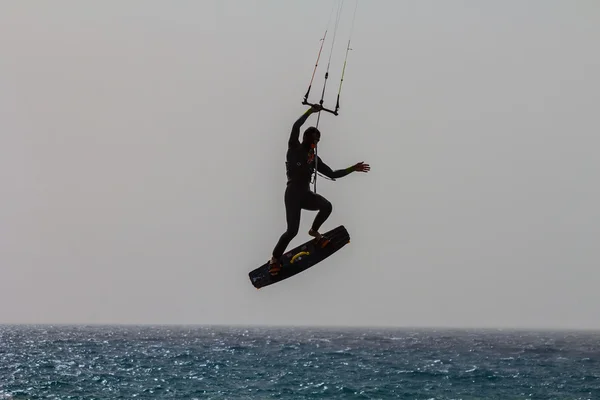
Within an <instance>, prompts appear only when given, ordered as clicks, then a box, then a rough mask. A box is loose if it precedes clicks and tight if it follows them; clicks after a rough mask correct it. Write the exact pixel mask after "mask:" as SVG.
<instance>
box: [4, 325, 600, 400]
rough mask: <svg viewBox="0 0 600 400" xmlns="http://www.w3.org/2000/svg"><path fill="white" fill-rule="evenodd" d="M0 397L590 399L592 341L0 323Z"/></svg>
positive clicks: (594, 364)
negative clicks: (13, 324) (11, 324)
mask: <svg viewBox="0 0 600 400" xmlns="http://www.w3.org/2000/svg"><path fill="white" fill-rule="evenodd" d="M0 399H14V400H16V399H86V400H91V399H182V400H183V399H415V400H417V399H418V400H421V399H422V400H434V399H435V400H447V399H448V400H449V399H456V400H458V399H463V400H467V399H468V400H473V399H561V400H564V399H600V334H598V333H585V332H584V333H582V332H554V333H553V332H518V331H517V332H503V331H476V330H475V331H443V330H438V331H436V330H420V331H419V330H414V331H412V330H393V329H333V328H331V329H325V328H254V327H252V328H244V327H196V326H182V327H173V326H0Z"/></svg>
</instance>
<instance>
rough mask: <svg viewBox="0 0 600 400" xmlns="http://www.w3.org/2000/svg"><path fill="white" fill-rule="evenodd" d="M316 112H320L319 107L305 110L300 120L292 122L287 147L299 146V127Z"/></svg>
mask: <svg viewBox="0 0 600 400" xmlns="http://www.w3.org/2000/svg"><path fill="white" fill-rule="evenodd" d="M318 111H321V106H320V105H315V106H313V107H311V108H309V109H308V110H306V112H305V113H304V114H302V116H300V118H298V119H297V120H296V122H294V125H293V126H292V131H291V132H290V139H289V140H288V147H295V146H298V145H300V127H302V125H304V123H305V122H306V120H307V119H308V117H310V115H311V114H312V113H315V112H318Z"/></svg>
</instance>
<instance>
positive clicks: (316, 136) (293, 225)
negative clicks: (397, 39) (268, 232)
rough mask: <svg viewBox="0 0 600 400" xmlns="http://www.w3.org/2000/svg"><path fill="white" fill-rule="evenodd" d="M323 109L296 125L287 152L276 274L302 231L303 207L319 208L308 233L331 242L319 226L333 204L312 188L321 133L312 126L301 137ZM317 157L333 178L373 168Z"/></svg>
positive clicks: (272, 263)
mask: <svg viewBox="0 0 600 400" xmlns="http://www.w3.org/2000/svg"><path fill="white" fill-rule="evenodd" d="M321 109H322V106H321V105H313V106H311V108H309V109H308V110H307V111H306V112H305V113H304V114H302V116H300V118H298V120H297V121H296V122H295V123H294V125H293V126H292V131H291V133H290V138H289V141H288V149H287V154H286V175H287V187H286V189H285V195H284V203H285V213H286V220H287V230H286V231H285V232H284V233H283V234H282V235H281V237H280V238H279V241H278V242H277V244H276V245H275V248H274V249H273V254H272V257H271V260H270V261H269V272H270V273H271V274H272V275H275V274H277V273H278V272H279V270H280V269H281V261H280V258H281V256H282V255H283V252H284V251H285V249H286V247H287V246H288V245H289V243H290V242H291V241H292V239H293V238H294V237H295V236H296V235H297V234H298V230H299V228H300V214H301V210H302V209H305V210H312V211H318V213H317V215H316V217H315V219H314V222H313V224H312V226H311V229H310V230H309V231H308V234H309V235H310V236H313V237H315V239H316V240H317V243H318V244H320V245H321V246H324V245H326V244H327V239H326V238H324V237H322V236H321V234H320V233H319V228H320V227H321V225H322V224H323V223H324V222H325V220H327V218H328V217H329V215H330V214H331V211H332V205H331V203H330V202H329V201H328V200H327V199H326V198H324V197H323V196H321V195H320V194H317V193H314V192H312V191H311V190H310V181H311V177H312V174H313V173H314V170H315V147H316V145H317V143H318V142H319V140H320V139H321V132H320V131H319V129H317V128H316V127H314V126H311V127H309V128H307V129H306V130H305V131H304V134H303V136H302V142H300V140H299V137H300V128H301V126H302V125H303V124H304V123H305V122H306V120H307V119H308V117H309V116H310V115H311V114H313V113H315V112H320V111H321ZM316 158H317V160H316V161H317V162H316V169H317V171H318V172H320V173H322V174H323V175H325V176H327V177H328V178H330V179H333V180H335V179H336V178H342V177H344V176H346V175H348V174H350V173H352V172H355V171H359V172H368V171H369V170H370V169H371V167H370V166H369V164H365V163H364V162H359V163H356V164H354V165H352V166H350V167H348V168H345V169H338V170H335V171H333V170H332V169H331V168H330V167H329V166H328V165H327V164H325V163H324V162H323V160H321V157H319V156H317V157H316Z"/></svg>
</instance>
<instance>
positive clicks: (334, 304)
mask: <svg viewBox="0 0 600 400" xmlns="http://www.w3.org/2000/svg"><path fill="white" fill-rule="evenodd" d="M336 4H337V3H336V2H333V1H330V0H328V1H323V0H310V1H307V0H303V1H279V0H258V1H248V0H237V1H229V0H219V1H216V0H215V1H183V0H181V1H177V2H171V1H148V0H144V1H141V0H139V1H127V2H124V1H116V0H114V1H102V2H100V1H96V2H78V1H55V2H52V3H40V2H20V1H8V0H7V1H3V2H2V3H0V54H1V55H2V56H1V58H0V113H1V115H0V135H1V141H0V204H1V207H0V268H1V274H2V275H1V279H0V282H1V284H2V286H1V290H0V304H1V306H0V323H127V324H137V323H152V324H154V323H157V324H158V323H167V324H180V323H181V324H277V325H281V324H293V325H305V324H308V325H319V324H326V325H355V326H364V325H387V326H405V327H431V326H433V327H504V328H594V329H600V317H599V315H600V314H599V313H598V310H599V309H600V290H599V289H598V282H600V245H599V243H600V239H599V238H600V206H599V205H600V186H599V184H598V182H599V174H600V157H599V156H598V149H600V139H599V136H598V135H599V132H600V129H599V128H600V119H599V118H598V105H599V104H600V94H599V93H600V52H599V51H598V38H600V6H599V5H598V2H596V1H593V0H589V1H583V0H581V1H566V0H563V1H550V0H543V1H542V0H538V1H528V2H522V1H517V0H506V1H501V2H500V1H495V2H492V1H452V2H443V1H423V0H419V1H416V0H412V1H398V0H389V1H383V0H379V1H366V0H362V1H360V2H359V3H358V8H357V13H356V21H355V25H354V30H353V32H352V36H351V38H352V43H351V48H352V49H353V50H352V51H350V53H349V56H348V64H347V67H346V74H345V77H344V83H343V87H342V96H341V108H340V115H339V116H337V117H336V116H333V115H330V114H326V113H323V115H322V116H321V119H320V122H319V128H321V130H322V132H323V137H322V140H321V143H320V146H319V155H320V156H321V157H322V158H323V160H324V161H325V162H327V163H328V164H329V165H330V166H331V167H332V168H334V169H336V168H345V167H347V166H349V165H352V164H354V163H356V162H358V161H365V162H367V163H370V164H371V168H372V169H371V171H370V172H369V173H368V174H359V173H355V174H352V175H350V176H348V177H346V178H343V179H340V180H338V181H336V182H330V181H327V180H324V179H322V178H320V180H319V181H318V185H317V190H318V192H319V193H321V194H322V195H324V196H326V197H327V198H328V199H329V200H330V201H331V202H332V203H333V213H332V215H331V217H330V219H329V220H328V221H327V222H326V223H325V225H324V226H323V231H325V230H328V229H331V228H333V227H335V226H338V225H340V224H343V225H345V226H346V227H347V229H348V230H349V232H350V235H351V238H352V241H351V243H350V245H348V246H347V247H345V248H344V249H343V250H342V251H340V252H339V253H337V254H336V255H334V256H333V257H331V258H329V259H328V260H327V261H325V262H323V263H321V264H319V265H318V266H316V267H314V268H312V269H311V270H309V271H306V272H304V273H302V274H300V275H297V276H295V277H293V278H292V279H288V280H286V281H284V282H280V283H278V284H276V285H273V286H270V287H268V288H265V289H262V290H256V289H254V287H253V286H252V285H251V284H250V281H249V279H248V272H249V271H250V270H252V269H254V268H256V267H257V266H259V265H260V264H262V263H264V262H266V261H267V260H268V259H269V257H270V255H271V251H272V249H273V246H274V245H275V243H276V241H277V239H278V238H279V236H280V235H281V233H282V232H283V231H284V230H285V210H284V206H283V192H284V189H285V169H284V161H285V151H286V144H287V139H288V135H289V131H290V128H291V126H292V124H293V122H294V121H295V119H296V118H298V117H299V116H300V115H301V114H302V113H303V112H304V111H305V110H306V107H305V106H303V105H302V104H301V101H302V97H303V96H304V93H305V92H306V89H307V87H308V83H309V81H310V77H311V74H312V71H313V67H314V64H315V60H316V57H317V53H318V50H319V45H320V41H319V40H320V39H321V37H322V35H323V33H324V30H325V28H326V27H327V22H328V18H329V16H330V11H331V9H332V6H335V5H336ZM354 6H355V2H354V0H346V2H345V3H344V7H343V9H342V14H341V22H340V25H339V28H338V31H337V35H336V41H335V46H334V49H333V54H332V58H331V65H330V77H329V80H328V83H327V92H326V95H325V105H326V106H329V107H333V106H334V105H335V96H336V94H337V90H338V85H339V80H340V75H341V69H342V64H343V60H344V56H345V48H346V45H347V40H348V38H349V37H350V27H351V22H352V16H353V12H354ZM333 17H335V14H334V16H333ZM334 22H335V21H334V20H332V21H331V23H330V25H329V28H330V29H329V32H328V36H327V41H326V43H325V45H324V47H323V53H322V55H321V60H320V63H319V70H318V71H317V75H316V77H315V82H314V85H313V89H312V91H311V96H310V100H311V101H318V100H319V97H320V92H321V89H322V87H323V77H324V72H325V68H326V67H327V62H328V60H329V54H330V50H331V39H332V38H333V28H334ZM315 122H316V116H312V117H311V119H309V121H308V122H307V123H306V125H305V127H308V126H310V125H311V124H314V123H315ZM314 216H315V213H314V212H310V211H305V212H303V216H302V218H303V219H302V224H301V227H300V233H299V235H298V236H297V237H296V238H295V239H294V241H293V242H292V243H291V245H290V246H295V245H297V244H300V243H302V242H304V241H306V240H308V239H309V237H308V236H307V231H308V229H309V227H310V224H311V222H312V220H313V218H314Z"/></svg>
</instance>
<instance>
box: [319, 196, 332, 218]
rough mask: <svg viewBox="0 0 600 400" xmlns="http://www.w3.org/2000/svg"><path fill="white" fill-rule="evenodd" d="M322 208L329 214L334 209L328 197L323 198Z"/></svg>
mask: <svg viewBox="0 0 600 400" xmlns="http://www.w3.org/2000/svg"><path fill="white" fill-rule="evenodd" d="M321 210H322V211H323V212H325V213H327V214H330V213H331V211H332V210H333V204H331V202H330V201H329V200H327V199H323V205H322V206H321Z"/></svg>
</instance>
